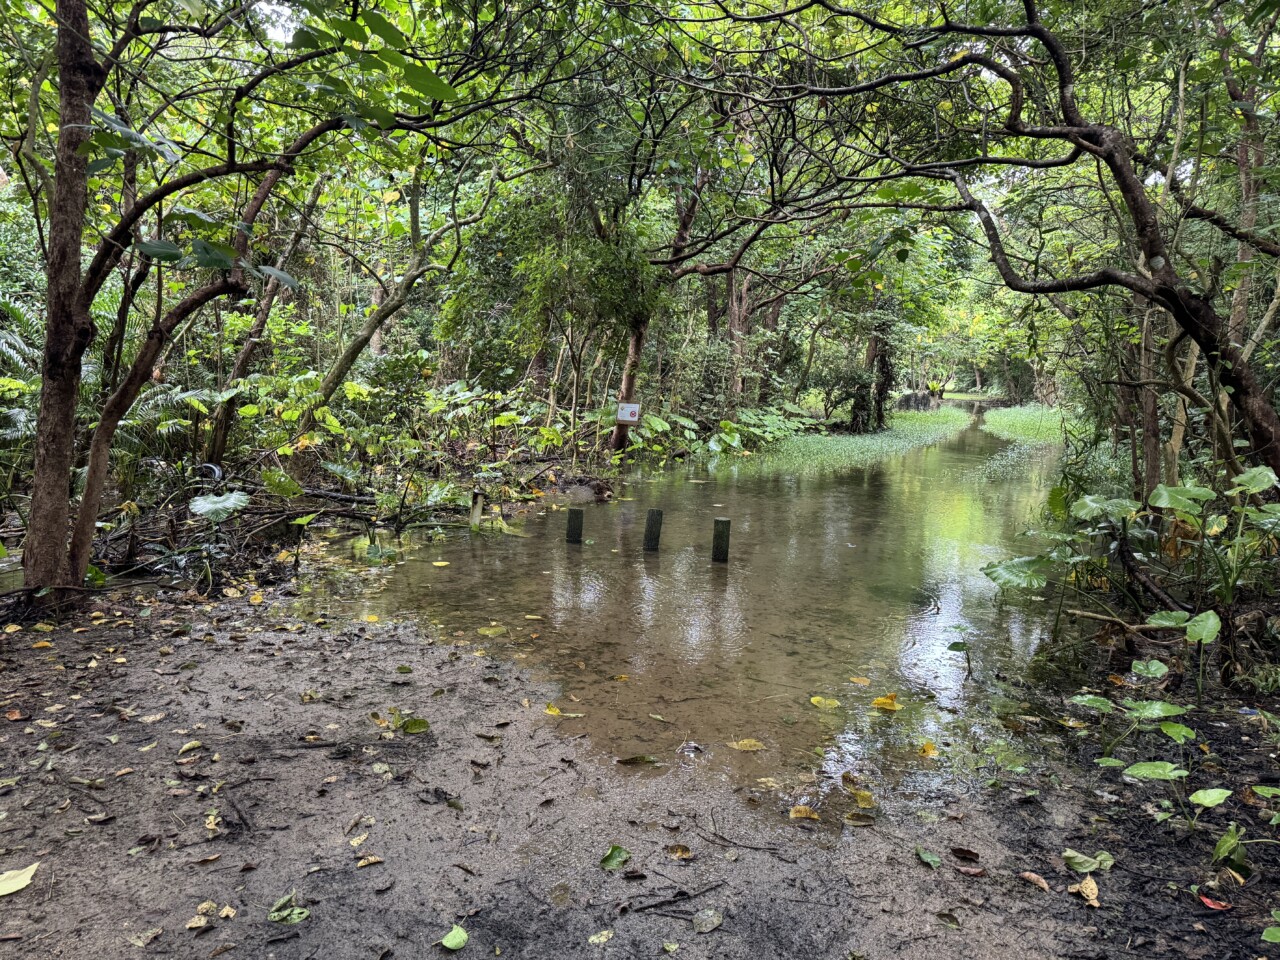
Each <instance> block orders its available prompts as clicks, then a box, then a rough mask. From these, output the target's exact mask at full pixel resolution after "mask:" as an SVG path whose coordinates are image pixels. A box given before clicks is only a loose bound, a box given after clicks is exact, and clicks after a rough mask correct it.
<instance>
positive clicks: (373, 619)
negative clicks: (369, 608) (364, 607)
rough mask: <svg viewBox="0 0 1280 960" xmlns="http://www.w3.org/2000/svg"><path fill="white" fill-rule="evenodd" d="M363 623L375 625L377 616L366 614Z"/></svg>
mask: <svg viewBox="0 0 1280 960" xmlns="http://www.w3.org/2000/svg"><path fill="white" fill-rule="evenodd" d="M364 622H365V623H377V622H378V615H377V614H376V613H368V614H365V618H364Z"/></svg>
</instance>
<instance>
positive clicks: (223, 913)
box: [218, 903, 236, 920]
mask: <svg viewBox="0 0 1280 960" xmlns="http://www.w3.org/2000/svg"><path fill="white" fill-rule="evenodd" d="M235 915H236V908H235V907H233V906H232V905H231V904H229V903H228V904H227V905H226V906H225V907H223V908H222V909H221V910H220V911H218V916H219V917H221V918H222V919H223V920H233V919H235Z"/></svg>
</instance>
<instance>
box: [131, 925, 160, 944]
mask: <svg viewBox="0 0 1280 960" xmlns="http://www.w3.org/2000/svg"><path fill="white" fill-rule="evenodd" d="M162 933H164V928H163V927H152V928H151V929H150V930H143V931H142V932H141V933H135V934H134V935H133V936H131V937H130V938H129V942H130V943H132V944H133V945H134V946H135V947H145V946H147V944H149V943H150V942H151V941H152V940H154V939H155V938H156V937H158V936H160V934H162Z"/></svg>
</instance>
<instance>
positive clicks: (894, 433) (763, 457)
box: [709, 407, 973, 474]
mask: <svg viewBox="0 0 1280 960" xmlns="http://www.w3.org/2000/svg"><path fill="white" fill-rule="evenodd" d="M972 420H973V416H972V414H970V413H969V412H967V411H965V410H962V409H960V408H958V407H942V408H941V409H939V410H933V411H927V412H916V411H906V410H904V411H899V412H896V413H894V414H892V415H891V417H890V420H889V429H887V430H882V431H880V432H879V433H865V434H857V435H850V434H836V435H823V434H812V433H810V434H804V435H802V436H797V437H789V438H787V439H785V440H782V441H779V442H778V443H774V444H770V445H769V446H767V447H765V448H764V449H763V450H761V451H760V452H759V453H758V454H756V455H755V456H753V457H745V458H736V457H735V458H732V459H730V458H726V457H721V458H718V459H717V460H716V461H713V462H712V463H710V464H709V466H711V467H712V468H713V469H718V468H725V467H731V468H732V469H734V470H736V471H737V472H738V473H739V474H748V473H760V474H767V473H781V474H813V473H825V472H829V471H833V470H848V469H851V468H856V467H869V466H872V465H873V464H877V463H880V462H882V461H884V460H888V459H890V458H891V457H896V456H900V455H902V454H904V453H907V452H908V451H910V450H913V449H915V448H917V447H925V446H929V445H930V444H934V443H940V442H941V441H943V440H946V439H947V438H948V437H951V436H954V435H955V434H957V433H959V432H960V431H961V430H963V429H964V428H965V427H967V426H968V425H969V424H970V423H971V422H972Z"/></svg>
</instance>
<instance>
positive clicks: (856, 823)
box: [844, 810, 876, 827]
mask: <svg viewBox="0 0 1280 960" xmlns="http://www.w3.org/2000/svg"><path fill="white" fill-rule="evenodd" d="M844 822H845V823H847V824H848V825H849V826H851V827H874V826H875V824H876V818H875V817H873V816H871V815H870V814H866V813H858V812H857V811H856V810H850V811H849V812H848V813H846V814H845V815H844Z"/></svg>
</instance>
